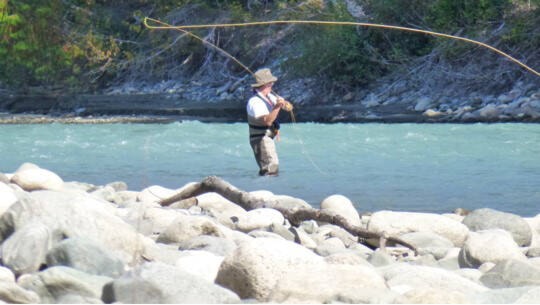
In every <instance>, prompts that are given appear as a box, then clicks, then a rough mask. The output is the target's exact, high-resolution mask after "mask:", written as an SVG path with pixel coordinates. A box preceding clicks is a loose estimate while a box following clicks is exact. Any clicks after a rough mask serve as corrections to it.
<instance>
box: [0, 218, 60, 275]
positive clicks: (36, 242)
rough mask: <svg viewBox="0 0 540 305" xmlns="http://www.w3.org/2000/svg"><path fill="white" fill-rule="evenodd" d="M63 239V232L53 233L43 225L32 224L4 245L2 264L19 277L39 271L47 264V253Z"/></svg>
mask: <svg viewBox="0 0 540 305" xmlns="http://www.w3.org/2000/svg"><path fill="white" fill-rule="evenodd" d="M61 239H62V234H61V232H55V231H51V229H49V227H47V226H45V225H44V224H42V223H39V222H31V223H29V224H28V225H26V226H24V227H22V228H21V229H19V230H17V231H16V232H15V233H13V234H12V235H11V236H10V237H9V238H8V239H7V240H6V241H5V242H4V243H3V244H2V247H1V251H2V263H3V264H4V266H6V267H8V268H9V269H11V270H12V271H13V273H15V275H17V276H18V275H21V274H24V273H31V272H35V271H38V270H39V268H40V267H41V266H42V265H44V264H45V256H46V254H47V251H48V250H49V249H50V248H52V247H53V245H54V244H56V243H58V242H59V241H60V240H61Z"/></svg>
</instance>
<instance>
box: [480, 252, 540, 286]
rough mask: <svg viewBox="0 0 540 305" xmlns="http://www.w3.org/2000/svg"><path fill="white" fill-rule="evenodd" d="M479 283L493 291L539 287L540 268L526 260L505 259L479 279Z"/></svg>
mask: <svg viewBox="0 0 540 305" xmlns="http://www.w3.org/2000/svg"><path fill="white" fill-rule="evenodd" d="M480 281H481V282H482V283H483V284H484V285H486V286H487V287H490V288H494V289H498V288H508V287H520V286H540V267H536V266H535V265H533V264H530V263H529V262H527V261H526V260H516V259H507V260H504V261H500V262H498V263H497V264H496V265H495V267H493V268H492V269H491V270H489V271H488V272H486V273H485V274H484V275H483V276H482V277H481V278H480Z"/></svg>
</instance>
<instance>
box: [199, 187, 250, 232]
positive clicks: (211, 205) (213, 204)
mask: <svg viewBox="0 0 540 305" xmlns="http://www.w3.org/2000/svg"><path fill="white" fill-rule="evenodd" d="M197 205H198V206H199V207H200V208H201V209H202V210H203V212H204V213H205V214H207V215H209V216H212V217H214V218H215V219H217V221H218V222H220V223H221V224H223V225H225V226H227V227H229V228H231V229H232V228H234V226H235V222H236V221H237V220H238V219H240V218H243V217H244V216H245V214H246V213H247V212H246V210H244V209H243V208H242V207H240V206H239V205H237V204H235V203H233V202H232V201H229V200H228V199H226V198H224V197H223V196H221V195H219V194H217V193H213V192H210V193H204V194H202V195H199V196H197ZM235 220H236V221H235Z"/></svg>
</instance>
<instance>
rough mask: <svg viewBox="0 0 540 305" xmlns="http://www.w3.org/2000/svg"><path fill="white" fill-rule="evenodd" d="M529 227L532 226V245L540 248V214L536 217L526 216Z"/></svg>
mask: <svg viewBox="0 0 540 305" xmlns="http://www.w3.org/2000/svg"><path fill="white" fill-rule="evenodd" d="M524 219H525V221H526V222H527V224H528V225H529V228H531V233H532V238H531V245H530V246H531V247H535V248H536V247H538V248H540V214H538V215H536V216H535V217H525V218H524Z"/></svg>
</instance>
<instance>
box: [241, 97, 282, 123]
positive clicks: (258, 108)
mask: <svg viewBox="0 0 540 305" xmlns="http://www.w3.org/2000/svg"><path fill="white" fill-rule="evenodd" d="M268 98H269V99H270V101H271V102H272V107H273V105H275V104H276V103H277V97H276V96H275V95H273V94H272V93H269V94H268ZM267 103H268V102H267V101H264V100H263V98H262V97H261V96H260V95H259V94H257V95H255V96H253V97H252V98H250V99H249V101H248V103H247V106H246V110H247V114H248V115H249V116H250V117H253V118H260V117H261V116H263V115H267V114H269V113H270V112H269V111H268V108H267V107H266V104H267ZM272 107H271V108H272Z"/></svg>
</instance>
